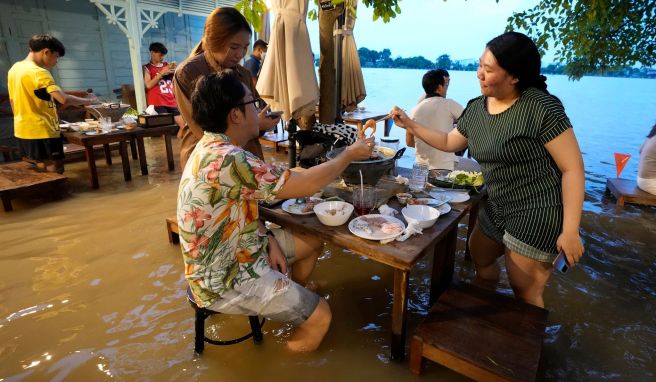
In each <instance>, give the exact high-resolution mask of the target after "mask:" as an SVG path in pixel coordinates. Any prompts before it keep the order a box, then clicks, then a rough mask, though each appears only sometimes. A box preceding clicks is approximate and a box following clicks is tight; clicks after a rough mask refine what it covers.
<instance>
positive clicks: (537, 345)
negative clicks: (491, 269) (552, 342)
mask: <svg viewBox="0 0 656 382" xmlns="http://www.w3.org/2000/svg"><path fill="white" fill-rule="evenodd" d="M548 314H549V312H548V311H547V310H545V309H542V308H539V307H536V306H533V305H530V304H526V303H524V302H521V301H519V300H516V299H513V298H510V297H506V296H502V295H499V294H497V293H494V292H490V291H486V290H483V289H480V288H477V287H474V286H471V285H466V284H465V285H458V286H453V287H451V288H450V289H448V290H447V291H446V292H444V293H443V294H442V296H441V297H440V298H439V300H438V302H437V303H436V304H435V305H434V306H433V307H432V308H431V311H430V313H429V315H428V317H426V319H425V320H424V322H423V323H422V324H421V325H419V327H418V328H417V330H416V331H415V334H414V336H413V338H412V340H411V343H410V371H412V372H413V373H414V374H417V375H418V374H420V373H421V367H422V357H425V358H428V359H430V360H432V361H435V362H437V363H439V364H441V365H444V366H446V367H448V368H450V369H452V370H455V371H457V372H458V373H460V374H463V375H466V376H467V377H469V378H472V379H475V380H478V381H533V380H535V375H536V373H537V368H538V364H539V361H540V352H541V350H542V338H543V337H544V330H545V327H546V322H547V315H548Z"/></svg>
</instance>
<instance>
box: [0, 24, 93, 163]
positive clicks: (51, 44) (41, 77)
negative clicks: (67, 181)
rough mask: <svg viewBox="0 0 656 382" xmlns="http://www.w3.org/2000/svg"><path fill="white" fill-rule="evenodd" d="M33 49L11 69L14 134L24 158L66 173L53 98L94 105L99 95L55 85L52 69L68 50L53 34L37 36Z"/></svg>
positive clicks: (9, 85) (76, 103) (30, 44)
mask: <svg viewBox="0 0 656 382" xmlns="http://www.w3.org/2000/svg"><path fill="white" fill-rule="evenodd" d="M29 47H30V52H29V53H28V54H27V57H26V58H25V59H24V60H23V61H19V62H17V63H15V64H14V65H13V66H12V67H11V69H9V75H8V81H7V82H8V88H9V100H10V102H11V108H12V110H13V113H14V136H15V137H16V140H17V141H18V145H19V148H20V150H21V152H22V155H23V157H24V158H27V159H28V160H30V161H34V162H36V163H37V166H38V167H41V166H43V169H45V171H56V172H58V173H60V174H61V173H62V172H64V147H63V143H62V136H61V132H60V131H59V120H58V118H57V110H56V108H55V103H54V100H53V99H55V100H57V101H58V102H59V103H61V104H62V105H66V104H68V105H91V104H94V103H97V102H98V98H96V97H95V96H90V97H87V98H81V97H75V96H72V95H69V94H66V93H64V92H63V91H62V90H61V88H60V87H59V86H57V85H56V84H55V80H54V78H52V75H51V74H50V72H49V70H50V69H52V68H53V67H54V66H55V65H57V61H58V60H59V58H60V57H63V56H64V54H65V53H66V51H65V49H64V45H63V44H62V43H61V42H60V41H59V40H57V39H56V38H54V37H52V36H50V35H35V36H32V38H31V39H30V41H29Z"/></svg>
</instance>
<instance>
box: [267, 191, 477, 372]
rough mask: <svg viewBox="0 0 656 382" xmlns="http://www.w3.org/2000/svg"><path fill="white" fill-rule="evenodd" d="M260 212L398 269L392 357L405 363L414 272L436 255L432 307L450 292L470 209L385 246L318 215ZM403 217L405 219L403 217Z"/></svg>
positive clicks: (454, 211)
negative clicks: (464, 220)
mask: <svg viewBox="0 0 656 382" xmlns="http://www.w3.org/2000/svg"><path fill="white" fill-rule="evenodd" d="M390 206H392V207H394V208H396V209H397V210H400V209H399V206H398V204H396V201H394V202H390ZM259 211H260V217H261V218H263V219H265V220H268V221H271V222H273V223H276V224H278V225H281V226H283V227H285V228H289V229H291V230H293V231H295V232H304V233H307V234H310V235H313V236H316V237H320V238H321V239H322V240H325V241H327V242H331V243H333V244H335V245H337V246H339V247H342V248H345V249H348V250H350V251H353V252H355V253H357V254H359V255H362V256H366V257H368V258H370V259H371V260H374V261H377V262H380V263H383V264H385V265H389V266H390V267H392V268H394V304H393V307H392V328H391V329H392V330H391V332H392V333H391V340H392V343H391V357H392V359H396V360H403V359H404V358H405V342H406V321H407V313H408V282H409V275H410V271H411V270H412V268H413V267H414V266H415V264H417V262H418V261H419V260H420V259H421V258H423V257H424V256H427V255H428V256H431V255H432V256H433V270H432V277H431V287H430V303H431V305H432V303H433V302H435V301H436V300H437V298H438V297H439V295H440V294H441V293H442V292H443V291H445V290H446V288H447V286H448V285H449V284H450V282H451V279H452V278H453V268H454V258H455V249H456V239H457V231H458V222H459V221H460V219H462V217H463V216H464V214H465V212H466V209H465V208H462V207H454V208H453V209H452V210H451V212H449V213H448V214H446V215H444V216H441V217H440V218H439V219H438V220H437V222H436V223H435V225H433V227H431V228H428V229H425V230H423V234H422V235H415V236H413V237H411V238H409V239H408V240H406V241H404V242H398V241H394V242H392V243H389V244H385V245H382V244H380V242H379V241H371V240H365V239H361V238H359V237H357V236H355V235H353V234H351V232H350V231H349V230H348V227H347V226H348V224H344V225H341V226H339V227H328V226H325V225H323V224H321V223H320V222H319V220H318V219H317V218H316V216H315V215H307V216H298V215H291V214H288V213H287V212H285V211H283V210H282V209H280V207H274V208H267V207H263V206H260V209H259ZM399 215H400V214H399ZM399 218H400V219H401V220H403V216H400V217H399Z"/></svg>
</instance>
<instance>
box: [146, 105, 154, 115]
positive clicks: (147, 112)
mask: <svg viewBox="0 0 656 382" xmlns="http://www.w3.org/2000/svg"><path fill="white" fill-rule="evenodd" d="M145 113H146V114H148V115H157V112H156V111H155V106H154V105H150V106H148V107H147V108H146V111H145Z"/></svg>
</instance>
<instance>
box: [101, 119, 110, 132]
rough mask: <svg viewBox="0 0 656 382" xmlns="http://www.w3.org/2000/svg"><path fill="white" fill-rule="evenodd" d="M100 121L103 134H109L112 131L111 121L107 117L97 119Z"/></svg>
mask: <svg viewBox="0 0 656 382" xmlns="http://www.w3.org/2000/svg"><path fill="white" fill-rule="evenodd" d="M98 120H99V121H100V128H101V129H102V131H103V133H109V132H110V131H112V120H111V118H109V117H100V118H99V119H98Z"/></svg>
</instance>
